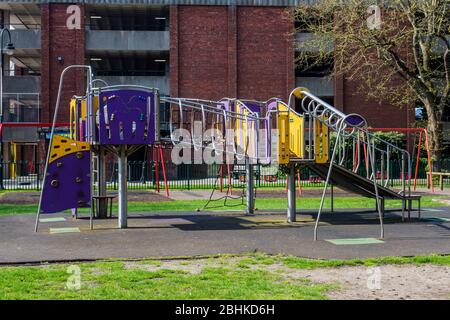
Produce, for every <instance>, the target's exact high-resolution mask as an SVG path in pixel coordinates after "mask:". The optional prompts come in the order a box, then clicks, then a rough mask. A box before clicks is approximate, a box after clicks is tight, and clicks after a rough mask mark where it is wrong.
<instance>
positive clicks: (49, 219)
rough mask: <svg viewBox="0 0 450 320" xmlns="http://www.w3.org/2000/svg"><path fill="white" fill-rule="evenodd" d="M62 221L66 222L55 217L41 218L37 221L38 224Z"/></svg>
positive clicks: (61, 218)
mask: <svg viewBox="0 0 450 320" xmlns="http://www.w3.org/2000/svg"><path fill="white" fill-rule="evenodd" d="M62 221H66V218H63V217H56V218H42V219H39V222H62Z"/></svg>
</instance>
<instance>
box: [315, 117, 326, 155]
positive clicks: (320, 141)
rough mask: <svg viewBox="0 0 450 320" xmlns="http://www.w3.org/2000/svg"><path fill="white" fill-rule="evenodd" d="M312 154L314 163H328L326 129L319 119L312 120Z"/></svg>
mask: <svg viewBox="0 0 450 320" xmlns="http://www.w3.org/2000/svg"><path fill="white" fill-rule="evenodd" d="M314 132H315V135H314V154H315V158H316V163H327V162H328V138H329V133H328V127H327V126H326V125H325V123H323V122H322V121H320V120H319V119H314Z"/></svg>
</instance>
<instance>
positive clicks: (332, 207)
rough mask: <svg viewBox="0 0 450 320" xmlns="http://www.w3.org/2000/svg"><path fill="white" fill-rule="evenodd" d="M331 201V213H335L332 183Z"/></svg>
mask: <svg viewBox="0 0 450 320" xmlns="http://www.w3.org/2000/svg"><path fill="white" fill-rule="evenodd" d="M330 201H331V212H334V190H333V184H332V183H330Z"/></svg>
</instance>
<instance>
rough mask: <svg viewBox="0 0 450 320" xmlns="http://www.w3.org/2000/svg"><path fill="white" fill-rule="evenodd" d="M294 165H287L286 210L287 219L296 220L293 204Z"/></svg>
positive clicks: (289, 220)
mask: <svg viewBox="0 0 450 320" xmlns="http://www.w3.org/2000/svg"><path fill="white" fill-rule="evenodd" d="M295 191H296V190H295V165H294V164H292V163H291V164H290V165H289V173H288V210H287V221H288V222H295V221H296V204H295V200H296V199H295V196H296V194H295Z"/></svg>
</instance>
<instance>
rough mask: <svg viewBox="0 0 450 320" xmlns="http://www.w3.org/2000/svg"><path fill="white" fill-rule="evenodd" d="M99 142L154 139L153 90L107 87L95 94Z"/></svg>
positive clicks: (117, 142)
mask: <svg viewBox="0 0 450 320" xmlns="http://www.w3.org/2000/svg"><path fill="white" fill-rule="evenodd" d="M99 101H100V102H99V104H100V106H99V142H100V144H115V145H117V144H151V143H153V142H155V110H154V109H155V107H154V106H155V94H154V93H153V92H148V91H144V90H137V89H133V90H125V89H123V90H111V91H105V92H102V93H101V94H100V98H99Z"/></svg>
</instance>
